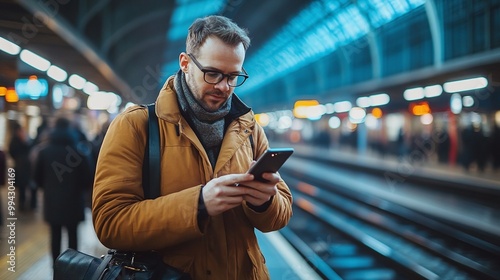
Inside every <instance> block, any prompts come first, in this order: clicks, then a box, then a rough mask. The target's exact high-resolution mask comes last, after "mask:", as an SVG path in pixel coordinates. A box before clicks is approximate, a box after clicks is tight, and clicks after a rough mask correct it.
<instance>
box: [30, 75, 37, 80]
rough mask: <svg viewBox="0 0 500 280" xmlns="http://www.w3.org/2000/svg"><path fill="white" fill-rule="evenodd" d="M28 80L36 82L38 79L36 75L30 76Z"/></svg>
mask: <svg viewBox="0 0 500 280" xmlns="http://www.w3.org/2000/svg"><path fill="white" fill-rule="evenodd" d="M28 80H38V77H37V76H36V75H31V76H30V77H29V78H28Z"/></svg>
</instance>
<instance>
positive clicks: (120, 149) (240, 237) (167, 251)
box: [92, 16, 292, 280]
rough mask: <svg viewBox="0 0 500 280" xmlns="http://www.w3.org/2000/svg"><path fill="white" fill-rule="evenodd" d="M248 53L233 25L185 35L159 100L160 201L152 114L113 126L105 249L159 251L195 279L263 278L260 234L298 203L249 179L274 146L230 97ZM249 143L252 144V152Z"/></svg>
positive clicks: (278, 185)
mask: <svg viewBox="0 0 500 280" xmlns="http://www.w3.org/2000/svg"><path fill="white" fill-rule="evenodd" d="M249 45H250V39H249V38H248V35H247V33H246V32H245V31H244V30H242V29H241V28H240V27H238V26H237V25H236V24H234V23H233V22H232V21H231V20H229V19H227V18H225V17H221V16H209V17H206V18H203V19H198V20H196V21H195V22H194V23H193V24H192V25H191V27H190V28H189V34H188V37H187V41H186V52H185V53H184V52H183V53H181V54H180V56H179V65H180V70H179V72H178V73H177V74H176V75H174V76H172V77H170V78H169V79H168V80H167V82H166V83H165V85H164V86H163V88H162V90H161V91H160V94H159V96H158V99H157V101H156V114H157V116H158V118H159V123H160V124H159V126H160V135H161V147H162V151H161V196H160V197H159V198H156V199H153V200H145V199H144V195H143V189H142V186H141V180H142V173H141V166H142V162H143V157H144V147H145V144H146V125H147V110H146V109H145V108H143V107H134V108H131V109H128V110H127V111H126V112H124V113H122V114H120V115H119V116H118V117H117V118H116V119H115V120H114V121H113V123H112V124H111V126H110V128H109V130H108V132H107V134H106V136H105V139H104V142H103V145H102V148H101V151H100V154H99V159H98V163H97V172H96V179H95V185H94V193H93V206H92V208H93V209H92V210H93V220H94V226H95V229H96V232H97V235H98V237H99V239H100V240H101V242H102V243H103V244H104V245H105V246H107V247H110V248H116V249H121V250H141V251H144V250H157V251H160V252H161V253H162V254H163V261H164V262H165V263H167V264H169V265H171V266H174V267H176V268H178V269H180V270H182V271H184V272H188V273H189V274H190V275H191V277H192V278H193V279H217V280H220V279H267V278H269V273H268V271H267V268H266V266H265V260H264V258H263V256H262V254H261V252H260V249H259V247H258V244H257V239H256V237H255V234H254V229H255V228H256V229H258V230H260V231H263V232H268V231H274V230H278V229H280V228H282V227H284V226H285V225H286V224H287V223H288V221H289V219H290V217H291V215H292V196H291V193H290V190H289V189H288V187H287V186H286V184H285V183H284V182H283V181H282V180H281V178H280V176H279V174H278V173H266V174H265V175H264V178H265V179H267V180H268V182H267V183H263V182H258V181H254V180H253V175H250V174H246V171H247V170H248V168H249V167H250V165H251V164H252V159H254V158H258V157H259V156H260V155H261V154H263V153H264V151H265V150H266V149H267V148H268V141H267V138H266V136H265V134H264V131H263V129H262V127H260V126H259V125H258V124H257V123H256V122H255V119H254V115H253V112H252V111H251V109H250V108H249V107H247V106H246V105H245V104H244V103H243V102H242V101H241V100H240V99H239V98H238V97H237V96H236V95H235V94H233V90H234V88H235V87H237V86H240V85H241V84H242V83H243V82H244V81H245V79H246V78H247V75H246V72H245V70H244V69H243V61H244V59H245V53H246V50H247V48H248V46H249ZM252 142H253V145H252Z"/></svg>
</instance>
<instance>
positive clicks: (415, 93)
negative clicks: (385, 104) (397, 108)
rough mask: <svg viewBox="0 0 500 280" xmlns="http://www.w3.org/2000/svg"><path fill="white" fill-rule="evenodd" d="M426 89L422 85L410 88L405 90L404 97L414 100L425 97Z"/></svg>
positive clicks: (407, 99)
mask: <svg viewBox="0 0 500 280" xmlns="http://www.w3.org/2000/svg"><path fill="white" fill-rule="evenodd" d="M424 96H425V95H424V89H423V88H421V87H417V88H409V89H407V90H405V91H404V93H403V97H404V99H405V100H406V101H413V100H418V99H422V98H424Z"/></svg>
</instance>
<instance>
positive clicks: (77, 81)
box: [68, 74, 87, 89]
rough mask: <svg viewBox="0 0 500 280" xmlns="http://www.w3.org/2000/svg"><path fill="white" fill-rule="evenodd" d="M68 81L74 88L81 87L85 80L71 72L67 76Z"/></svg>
mask: <svg viewBox="0 0 500 280" xmlns="http://www.w3.org/2000/svg"><path fill="white" fill-rule="evenodd" d="M68 82H69V85H70V86H72V87H74V88H75V89H83V87H84V86H85V83H86V82H87V80H85V79H84V78H83V77H81V76H79V75H77V74H73V75H71V76H69V79H68Z"/></svg>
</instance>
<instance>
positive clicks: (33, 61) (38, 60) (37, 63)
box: [20, 50, 50, 72]
mask: <svg viewBox="0 0 500 280" xmlns="http://www.w3.org/2000/svg"><path fill="white" fill-rule="evenodd" d="M20 57H21V60H22V61H24V63H26V64H28V65H29V66H31V67H33V68H36V69H38V70H40V71H44V72H45V71H47V70H48V69H49V67H50V61H48V60H47V59H45V58H43V57H41V56H39V55H37V54H35V53H34V52H32V51H29V50H22V51H21V54H20Z"/></svg>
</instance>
